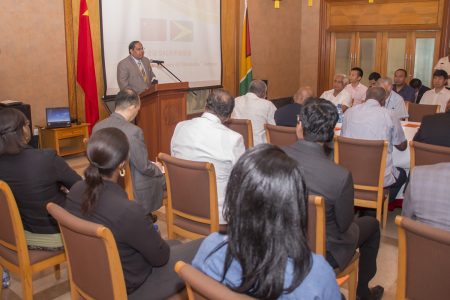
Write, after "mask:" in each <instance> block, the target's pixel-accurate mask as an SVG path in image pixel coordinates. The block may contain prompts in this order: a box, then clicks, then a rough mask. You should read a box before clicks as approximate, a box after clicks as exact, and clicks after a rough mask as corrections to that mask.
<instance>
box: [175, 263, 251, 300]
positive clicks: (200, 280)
mask: <svg viewBox="0 0 450 300" xmlns="http://www.w3.org/2000/svg"><path fill="white" fill-rule="evenodd" d="M175 272H177V274H178V276H180V277H181V279H183V280H184V282H185V283H186V290H187V294H188V299H189V300H204V299H209V300H228V299H229V300H234V299H235V300H250V299H255V298H252V297H250V296H247V295H245V294H239V293H236V292H234V291H232V290H230V289H229V288H228V287H227V286H225V285H223V284H221V283H220V282H218V281H216V280H214V279H212V278H211V277H209V276H208V275H206V274H204V273H203V272H202V271H199V270H197V269H196V268H194V267H193V266H191V265H190V264H187V263H185V262H183V261H178V262H177V263H176V264H175Z"/></svg>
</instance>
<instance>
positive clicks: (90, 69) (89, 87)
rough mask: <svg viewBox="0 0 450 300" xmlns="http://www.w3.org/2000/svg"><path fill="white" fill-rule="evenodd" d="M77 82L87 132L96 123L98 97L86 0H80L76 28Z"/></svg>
mask: <svg viewBox="0 0 450 300" xmlns="http://www.w3.org/2000/svg"><path fill="white" fill-rule="evenodd" d="M78 29H79V30H78V60H77V82H78V84H79V85H80V86H81V88H82V89H83V91H84V107H85V115H86V122H87V123H89V124H91V125H90V126H89V132H90V131H91V130H92V126H94V124H95V122H97V121H98V95H97V81H96V77H95V66H94V52H93V50H92V39H91V27H90V25H89V11H88V6H87V3H86V0H80V24H79V27H78Z"/></svg>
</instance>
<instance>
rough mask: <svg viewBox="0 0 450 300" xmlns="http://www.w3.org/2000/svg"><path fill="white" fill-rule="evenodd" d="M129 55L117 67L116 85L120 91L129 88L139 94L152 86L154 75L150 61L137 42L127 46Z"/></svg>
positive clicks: (140, 44)
mask: <svg viewBox="0 0 450 300" xmlns="http://www.w3.org/2000/svg"><path fill="white" fill-rule="evenodd" d="M128 52H129V53H130V55H129V56H128V57H126V58H124V59H122V60H121V61H120V62H119V64H118V65H117V83H118V84H119V88H120V90H123V89H125V88H129V89H132V90H134V91H135V92H136V93H138V94H140V93H142V92H143V91H145V90H146V89H148V88H149V87H150V86H151V85H152V80H153V79H154V78H155V74H154V73H153V71H152V67H151V66H150V59H148V58H147V57H145V56H144V47H143V46H142V43H141V42H139V41H133V42H131V43H130V45H129V46H128Z"/></svg>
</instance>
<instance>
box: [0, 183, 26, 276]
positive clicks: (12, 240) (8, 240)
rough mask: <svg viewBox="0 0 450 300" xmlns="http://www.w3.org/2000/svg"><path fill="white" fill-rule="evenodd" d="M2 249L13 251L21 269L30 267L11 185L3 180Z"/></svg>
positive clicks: (0, 200)
mask: <svg viewBox="0 0 450 300" xmlns="http://www.w3.org/2000/svg"><path fill="white" fill-rule="evenodd" d="M0 247H3V248H6V249H7V250H11V251H12V252H13V253H14V255H15V256H16V257H17V259H18V261H19V266H20V267H21V268H22V267H24V266H29V265H30V258H29V256H28V247H27V242H26V240H25V232H24V229H23V223H22V219H21V217H20V214H19V209H18V207H17V203H16V200H15V198H14V195H13V193H12V191H11V189H10V187H9V185H8V184H7V183H6V182H4V181H2V180H0ZM6 249H5V250H6ZM1 252H2V251H0V253H1ZM10 262H11V261H10Z"/></svg>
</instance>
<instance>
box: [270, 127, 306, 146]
mask: <svg viewBox="0 0 450 300" xmlns="http://www.w3.org/2000/svg"><path fill="white" fill-rule="evenodd" d="M264 129H265V130H266V139H267V143H269V144H272V145H277V146H280V147H282V146H289V145H292V144H294V143H295V142H297V139H298V138H297V132H296V128H295V127H285V126H276V125H270V124H264Z"/></svg>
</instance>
